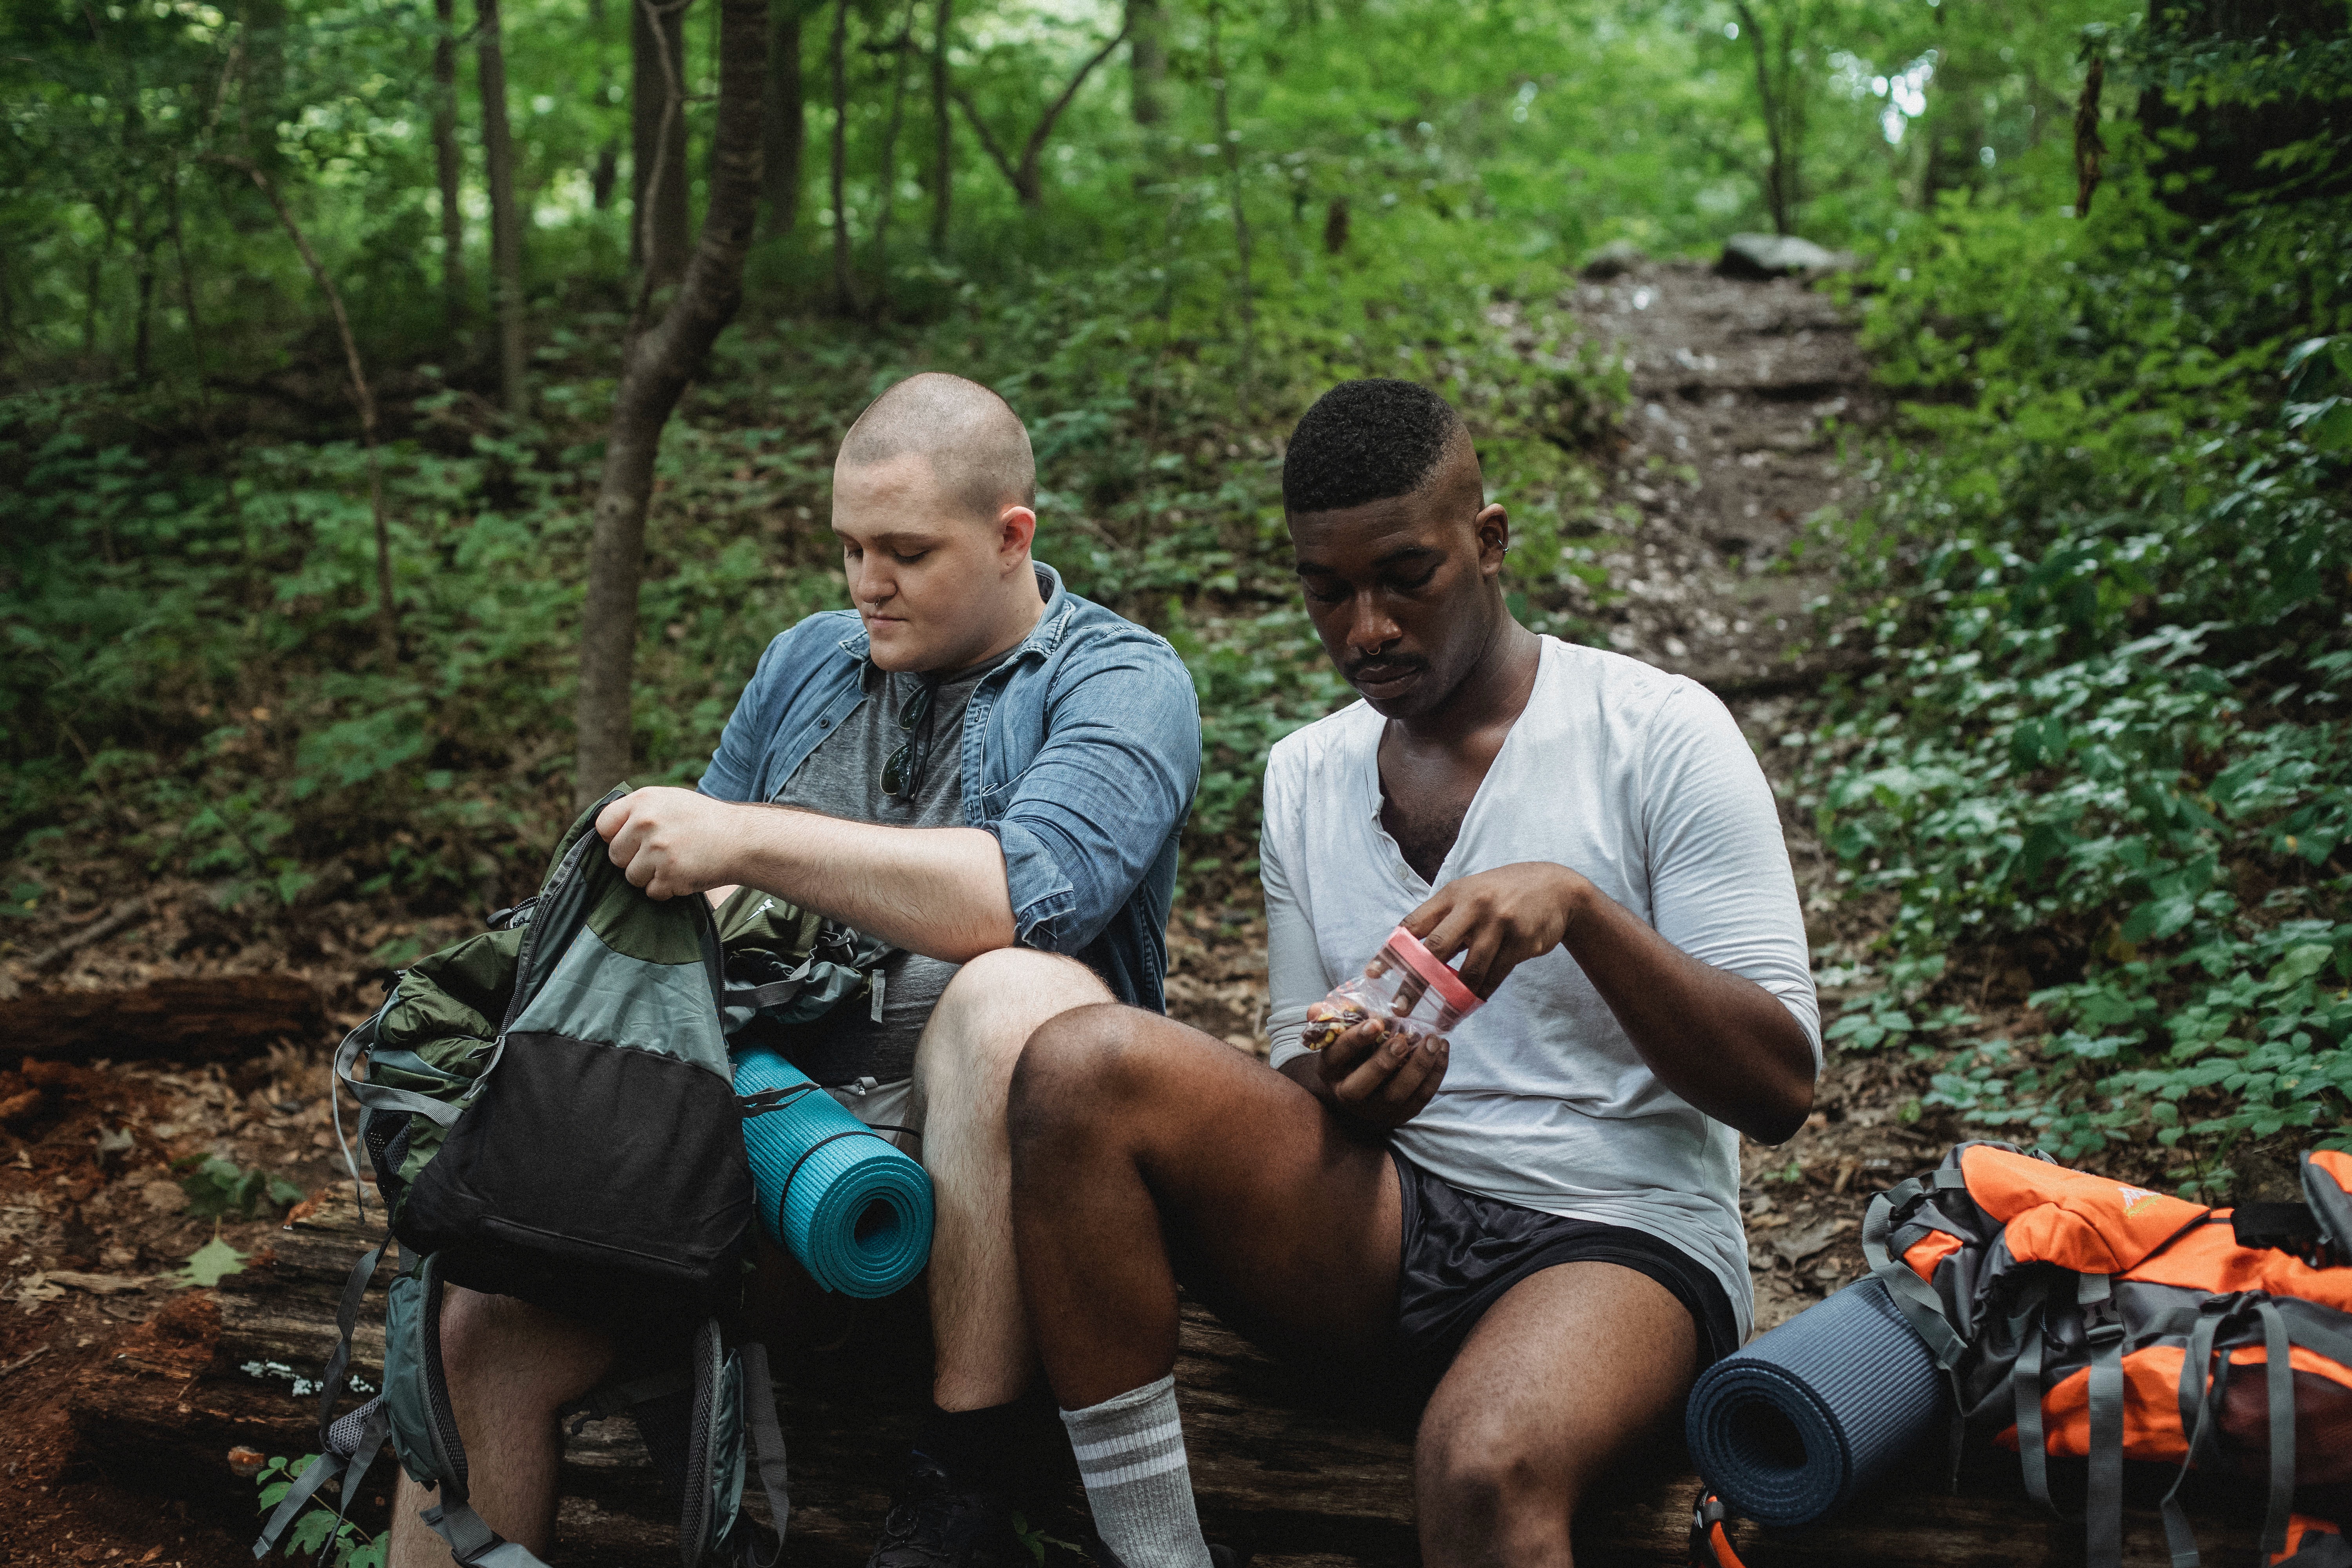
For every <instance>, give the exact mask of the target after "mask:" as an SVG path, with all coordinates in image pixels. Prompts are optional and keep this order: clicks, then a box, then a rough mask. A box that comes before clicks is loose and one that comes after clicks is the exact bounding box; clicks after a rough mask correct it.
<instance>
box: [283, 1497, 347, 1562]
mask: <svg viewBox="0 0 2352 1568" xmlns="http://www.w3.org/2000/svg"><path fill="white" fill-rule="evenodd" d="M334 1528H335V1516H334V1514H333V1512H332V1511H331V1510H327V1509H323V1508H314V1509H311V1510H310V1511H309V1512H307V1513H305V1514H303V1515H302V1517H301V1518H299V1519H298V1520H296V1521H294V1524H293V1528H291V1529H289V1531H287V1532H286V1538H285V1539H286V1550H287V1551H288V1552H289V1553H290V1552H304V1553H309V1552H316V1551H318V1550H319V1548H320V1546H323V1545H324V1544H326V1541H327V1536H328V1534H329V1533H330V1532H331V1531H333V1530H334Z"/></svg>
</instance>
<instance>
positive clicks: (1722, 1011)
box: [1563, 882, 1813, 1143]
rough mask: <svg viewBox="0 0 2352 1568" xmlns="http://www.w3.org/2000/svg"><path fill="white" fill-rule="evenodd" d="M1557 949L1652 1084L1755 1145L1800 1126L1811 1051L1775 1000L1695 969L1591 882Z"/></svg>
mask: <svg viewBox="0 0 2352 1568" xmlns="http://www.w3.org/2000/svg"><path fill="white" fill-rule="evenodd" d="M1563 945H1564V946H1566V948H1567V949H1568V952H1569V956H1570V957H1571V958H1573V959H1575V960H1576V962H1577V964H1578V966H1579V967H1580V968H1581V969H1582V970H1583V971H1584V973H1585V974H1586V976H1587V977H1588V978H1589V979H1591V982H1592V984H1593V988H1594V989H1595V990H1597V991H1599V992H1600V993H1601V1000H1602V1001H1604V1002H1606V1003H1608V1004H1609V1010H1610V1011H1611V1012H1612V1013H1614V1014H1615V1015H1616V1016H1617V1021H1618V1023H1619V1024H1621V1025H1622V1026H1624V1029H1625V1033H1626V1034H1627V1036H1629V1037H1631V1038H1632V1039H1633V1045H1634V1047H1635V1048H1636V1049H1638V1050H1639V1051H1640V1052H1641V1053H1642V1057H1643V1060H1644V1061H1646V1062H1648V1063H1649V1064H1650V1070H1651V1071H1652V1072H1654V1073H1655V1074H1657V1076H1658V1081H1659V1082H1661V1083H1663V1084H1664V1085H1665V1086H1666V1087H1667V1088H1668V1089H1673V1090H1674V1091H1675V1093H1676V1094H1678V1095H1680V1096H1682V1097H1683V1098H1684V1099H1685V1100H1688V1101H1689V1102H1690V1103H1691V1104H1692V1105H1694V1106H1696V1107H1697V1108H1698V1109H1699V1110H1703V1111H1705V1112H1706V1114H1707V1115H1709V1116H1712V1117H1714V1118H1715V1119H1716V1120H1717V1121H1724V1122H1728V1123H1729V1124H1730V1125H1732V1126H1734V1127H1737V1128H1738V1129H1739V1131H1742V1132H1745V1133H1747V1134H1748V1136H1749V1137H1751V1138H1754V1139H1757V1140H1758V1141H1759V1142H1766V1143H1778V1142H1782V1141H1784V1140H1786V1139H1787V1138H1788V1137H1789V1136H1790V1134H1792V1133H1794V1132H1795V1131H1797V1129H1798V1128H1799V1127H1801V1126H1802V1125H1803V1123H1804V1119H1805V1114H1806V1112H1807V1111H1808V1110H1811V1108H1812V1100H1813V1050H1812V1046H1811V1042H1810V1041H1808V1040H1807V1039H1806V1037H1805V1031H1804V1029H1803V1027H1802V1026H1801V1025H1799V1024H1798V1022H1797V1020H1796V1018H1795V1017H1794V1016H1791V1015H1790V1012H1789V1009H1788V1008H1787V1007H1785V1006H1783V1005H1781V1002H1780V998H1779V997H1777V996H1775V995H1773V994H1771V993H1770V992H1769V991H1767V990H1765V989H1764V988H1763V987H1762V986H1760V985H1759V984H1756V983H1755V982H1753V981H1751V980H1746V979H1743V978H1741V977H1740V976H1738V975H1737V974H1730V973H1725V972H1724V971H1722V970H1720V969H1717V968H1716V967H1714V966H1713V965H1712V964H1707V963H1700V962H1699V961H1698V960H1697V959H1696V958H1693V957H1692V956H1691V955H1690V954H1688V953H1686V952H1683V951H1682V950H1681V949H1680V948H1678V947H1676V946H1675V944H1674V943H1672V942H1668V941H1667V940H1666V939H1665V938H1664V937H1662V936H1660V935H1659V934H1658V933H1657V932H1656V931H1653V930H1652V929H1650V927H1649V926H1648V925H1646V924H1644V923H1643V921H1640V920H1639V919H1637V918H1635V916H1634V915H1633V912H1632V911H1630V910H1627V909H1626V908H1625V907H1624V906H1623V905H1622V904H1620V903H1618V902H1617V901H1616V900H1613V899H1611V898H1609V897H1607V896H1606V895H1605V894H1603V893H1601V891H1600V890H1599V889H1595V888H1593V887H1592V886H1591V884H1590V883H1589V882H1588V883H1585V884H1584V890H1583V893H1582V896H1581V898H1580V900H1579V907H1578V908H1577V909H1576V910H1575V912H1574V913H1573V915H1572V916H1571V917H1570V921H1569V926H1568V936H1567V940H1566V942H1564V943H1563Z"/></svg>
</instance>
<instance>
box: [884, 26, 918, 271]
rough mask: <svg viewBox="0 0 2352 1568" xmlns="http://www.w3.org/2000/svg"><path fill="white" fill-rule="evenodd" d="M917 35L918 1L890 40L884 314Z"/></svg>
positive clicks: (885, 160) (885, 198)
mask: <svg viewBox="0 0 2352 1568" xmlns="http://www.w3.org/2000/svg"><path fill="white" fill-rule="evenodd" d="M914 37H915V0H907V9H906V11H905V13H904V14H903V15H902V16H900V17H899V18H898V37H895V38H893V39H892V40H891V42H890V51H889V59H890V113H889V117H888V119H887V121H885V122H884V126H883V131H882V195H881V197H880V199H879V200H877V202H876V203H875V212H874V310H875V313H876V314H877V315H878V314H880V313H881V311H882V310H883V308H884V305H885V303H886V301H887V300H888V299H889V298H890V212H891V209H892V208H893V207H894V206H895V205H897V204H898V129H899V127H900V126H901V125H902V124H904V123H905V121H906V113H907V52H908V48H909V47H912V45H913V42H914Z"/></svg>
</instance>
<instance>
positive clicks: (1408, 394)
mask: <svg viewBox="0 0 2352 1568" xmlns="http://www.w3.org/2000/svg"><path fill="white" fill-rule="evenodd" d="M1469 434H1470V432H1469V428H1468V426H1465V425H1464V424H1463V423H1462V416H1460V415H1459V414H1456V413H1455V412H1454V405H1452V404H1450V403H1448V402H1446V401H1445V399H1444V398H1443V397H1440V396H1438V395H1437V394H1435V393H1433V392H1432V391H1430V390H1429V388H1427V387H1425V386H1423V385H1422V384H1420V383H1419V382H1417V381H1398V380H1396V379H1394V378H1392V377H1390V376H1372V377H1369V378H1367V379H1365V380H1362V381H1343V382H1341V383H1340V384H1339V385H1337V386H1335V387H1333V388H1332V389H1331V390H1330V391H1328V392H1327V393H1325V394H1324V395H1322V396H1320V397H1318V398H1317V399H1316V400H1315V406H1314V407H1312V408H1310V409H1308V410H1307V414H1306V416H1305V417H1304V418H1302V419H1300V420H1299V422H1298V428H1297V429H1296V430H1294V431H1292V432H1291V433H1290V445H1289V447H1288V448H1287V449H1286V450H1285V452H1284V453H1283V458H1282V510H1284V511H1286V512H1290V513H1294V514H1295V513H1300V512H1316V511H1344V510H1347V509H1349V507H1358V506H1362V505H1364V504H1365V503H1366V502H1368V501H1376V500H1388V499H1390V498H1391V497H1392V496H1405V495H1411V494H1412V492H1413V491H1415V490H1417V489H1420V488H1421V487H1422V486H1423V484H1424V483H1426V482H1427V481H1428V479H1429V476H1430V475H1431V474H1432V473H1433V472H1434V471H1435V470H1436V468H1437V465H1438V462H1439V460H1440V459H1441V458H1444V456H1445V454H1446V453H1447V451H1449V450H1450V449H1451V448H1452V447H1453V446H1454V442H1456V441H1461V440H1467V439H1468V438H1469Z"/></svg>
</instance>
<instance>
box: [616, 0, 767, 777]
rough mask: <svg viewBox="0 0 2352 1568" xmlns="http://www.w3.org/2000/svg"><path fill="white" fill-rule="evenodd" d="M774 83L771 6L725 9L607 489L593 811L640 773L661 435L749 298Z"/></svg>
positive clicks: (637, 324)
mask: <svg viewBox="0 0 2352 1568" xmlns="http://www.w3.org/2000/svg"><path fill="white" fill-rule="evenodd" d="M673 58H674V57H673ZM767 76H768V5H767V0H720V4H719V111H718V115H717V120H716V127H715V130H714V132H713V135H714V141H715V143H716V147H715V155H714V156H713V157H712V159H711V174H710V197H709V205H707V206H706V207H705V208H704V210H703V215H702V237H701V240H700V243H699V244H698V245H697V246H696V247H695V251H694V256H693V258H692V259H691V260H690V261H689V262H688V264H687V268H686V277H685V279H684V281H683V282H682V283H681V284H680V285H679V287H678V289H677V293H676V294H675V295H674V296H672V297H671V299H670V300H669V304H668V308H667V310H664V311H663V312H662V316H661V320H660V321H658V322H655V323H653V324H651V325H646V323H645V315H646V310H647V309H648V308H649V303H650V300H651V296H652V290H651V289H650V287H646V288H641V289H640V290H639V293H638V305H637V310H636V311H635V314H634V317H633V320H632V321H631V331H630V336H629V342H628V345H627V347H626V349H625V351H624V353H623V356H622V364H621V384H620V388H619V391H618V393H617V394H616V395H615V396H614V400H613V421H612V425H611V426H610V428H609V430H608V432H607V434H606V437H605V442H604V477H603V479H601V480H600V482H599V483H598V485H597V489H596V526H595V532H594V535H593V538H592V539H591V540H590V542H589V546H588V595H587V603H586V605H585V607H584V611H583V622H582V626H581V635H580V699H579V713H578V725H579V737H580V752H579V761H578V765H577V768H576V770H575V773H574V780H573V794H574V795H575V796H576V797H577V798H578V799H579V801H580V802H581V804H582V805H586V804H587V803H588V802H590V801H593V800H594V799H595V798H596V797H597V796H598V795H602V794H604V791H605V790H607V789H609V788H610V787H611V786H612V785H613V784H614V783H616V782H617V781H619V780H620V779H621V778H622V777H623V776H624V775H625V773H627V772H628V769H629V757H630V722H629V694H630V687H631V681H632V676H633V672H634V668H635V662H636V647H637V589H638V584H639V582H640V580H641V578H642V575H643V572H644V567H645V542H646V504H647V502H648V501H649V500H650V499H651V497H652V495H653V484H654V458H655V456H656V453H657V452H658V451H659V450H660V447H661V436H662V426H664V425H666V424H667V423H668V420H669V416H670V411H671V410H672V409H673V408H675V407H677V400H678V398H679V396H680V395H683V394H684V392H685V391H686V384H687V381H688V377H690V376H692V375H693V374H694V372H695V367H696V366H697V365H698V364H699V363H701V360H702V356H703V355H704V354H706V353H709V351H710V345H711V344H712V343H713V342H716V341H717V340H718V337H719V332H720V331H723V330H724V329H725V327H726V325H727V323H728V322H729V321H731V320H733V318H734V315H735V310H736V307H737V305H739V304H740V302H741V300H742V297H743V258H744V253H745V252H746V251H747V250H748V249H749V247H750V246H751V231H752V228H753V226H755V224H756V223H757V222H758V219H759V216H760V143H761V132H760V117H761V100H762V99H763V97H764V96H765V93H766V89H767ZM649 282H650V279H648V283H649Z"/></svg>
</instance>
